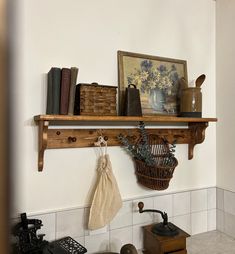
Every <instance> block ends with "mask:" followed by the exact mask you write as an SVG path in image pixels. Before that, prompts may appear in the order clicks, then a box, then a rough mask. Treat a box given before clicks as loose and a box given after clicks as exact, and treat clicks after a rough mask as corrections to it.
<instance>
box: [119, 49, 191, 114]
mask: <svg viewBox="0 0 235 254" xmlns="http://www.w3.org/2000/svg"><path fill="white" fill-rule="evenodd" d="M181 78H184V79H185V80H186V82H188V76H187V61H185V60H179V59H172V58H165V57H159V56H151V55H145V54H139V53H132V52H126V51H118V95H119V115H123V113H124V98H125V90H126V88H127V87H128V85H129V84H134V85H136V88H138V89H139V92H140V101H141V108H142V114H143V116H147V115H168V116H169V115H173V116H175V115H178V114H179V104H180V83H179V81H180V79H181Z"/></svg>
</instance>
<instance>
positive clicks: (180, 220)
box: [172, 214, 191, 234]
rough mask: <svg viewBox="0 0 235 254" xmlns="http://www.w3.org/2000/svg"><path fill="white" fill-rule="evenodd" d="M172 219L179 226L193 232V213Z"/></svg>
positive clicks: (189, 232)
mask: <svg viewBox="0 0 235 254" xmlns="http://www.w3.org/2000/svg"><path fill="white" fill-rule="evenodd" d="M172 221H173V223H174V224H175V225H176V226H177V227H179V228H181V229H183V230H184V231H185V232H187V233H188V234H191V214H186V215H180V216H176V217H174V218H173V220H172Z"/></svg>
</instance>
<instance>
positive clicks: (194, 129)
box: [188, 122, 208, 160]
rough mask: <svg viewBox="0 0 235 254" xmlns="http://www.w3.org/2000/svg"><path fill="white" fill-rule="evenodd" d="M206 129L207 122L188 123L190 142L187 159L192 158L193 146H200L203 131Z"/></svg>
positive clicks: (203, 134)
mask: <svg viewBox="0 0 235 254" xmlns="http://www.w3.org/2000/svg"><path fill="white" fill-rule="evenodd" d="M207 127H208V122H200V123H199V122H195V123H188V128H189V130H190V136H191V138H190V141H189V144H188V159H189V160H191V159H192V158H193V150H194V146H195V145H197V144H201V143H202V142H203V141H204V139H205V130H206V128H207Z"/></svg>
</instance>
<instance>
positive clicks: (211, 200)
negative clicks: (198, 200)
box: [207, 188, 216, 210]
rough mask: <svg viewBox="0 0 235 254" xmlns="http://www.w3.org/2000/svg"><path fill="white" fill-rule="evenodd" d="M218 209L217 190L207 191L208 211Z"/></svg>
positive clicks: (210, 189)
mask: <svg viewBox="0 0 235 254" xmlns="http://www.w3.org/2000/svg"><path fill="white" fill-rule="evenodd" d="M215 208H216V188H209V189H207V209H208V210H209V209H215Z"/></svg>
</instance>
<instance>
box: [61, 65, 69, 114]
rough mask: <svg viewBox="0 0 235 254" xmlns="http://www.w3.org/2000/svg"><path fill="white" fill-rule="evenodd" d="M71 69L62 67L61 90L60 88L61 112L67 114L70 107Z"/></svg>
mask: <svg viewBox="0 0 235 254" xmlns="http://www.w3.org/2000/svg"><path fill="white" fill-rule="evenodd" d="M70 80H71V70H70V69H69V68H62V72H61V90H60V114H61V115H67V114H68V109H69V93H70Z"/></svg>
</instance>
